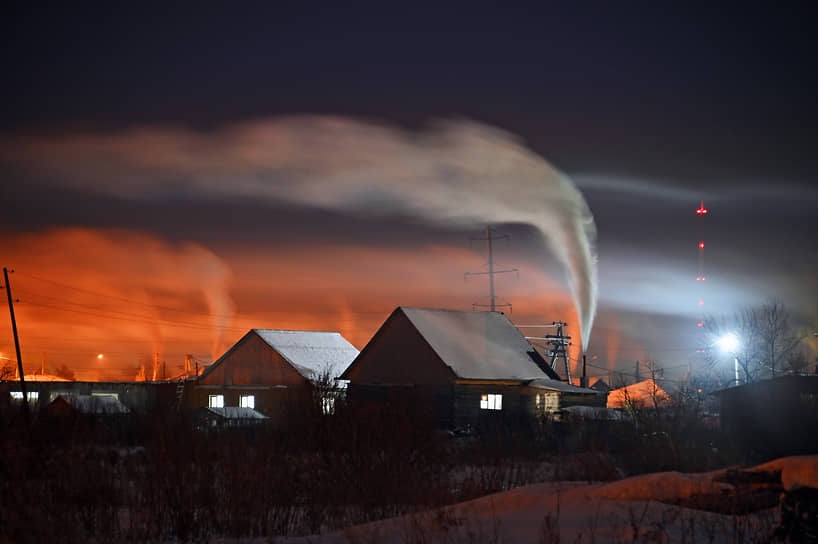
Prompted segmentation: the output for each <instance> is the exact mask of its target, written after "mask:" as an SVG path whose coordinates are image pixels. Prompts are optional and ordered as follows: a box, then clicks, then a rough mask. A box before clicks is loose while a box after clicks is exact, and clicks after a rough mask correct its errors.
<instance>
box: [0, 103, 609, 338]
mask: <svg viewBox="0 0 818 544" xmlns="http://www.w3.org/2000/svg"><path fill="white" fill-rule="evenodd" d="M2 149H3V151H0V157H2V162H3V163H4V165H5V168H10V169H13V170H16V171H17V172H18V173H24V172H25V171H27V172H28V174H34V175H37V176H38V177H39V176H45V177H46V179H49V180H52V181H56V182H58V183H63V184H69V185H71V186H74V187H77V188H80V189H86V190H87V189H90V190H94V191H101V192H110V193H112V194H115V195H117V196H119V197H123V196H125V197H129V198H155V197H157V196H161V195H163V194H165V193H167V192H172V193H174V194H179V193H180V192H182V193H183V194H184V193H185V192H196V193H207V194H210V195H213V196H219V195H243V196H252V197H254V198H259V199H274V200H277V201H281V200H282V199H283V200H290V201H294V202H299V203H306V204H309V205H312V206H320V207H326V208H330V209H337V210H344V211H349V212H353V213H360V214H389V213H393V212H396V211H397V212H401V213H406V212H409V213H411V214H414V215H415V216H417V217H420V218H423V219H424V220H425V221H429V222H433V223H439V224H444V225H459V226H462V225H477V224H480V225H484V224H486V223H502V222H515V223H518V222H522V223H528V224H530V225H533V226H534V227H536V228H537V229H539V231H540V232H541V233H542V236H543V238H544V240H545V242H546V243H547V245H548V247H549V248H550V250H551V251H552V252H553V254H554V255H555V256H556V257H557V258H558V259H559V261H560V262H561V263H562V265H563V266H564V269H565V271H566V280H567V284H568V287H569V289H570V291H571V295H572V297H573V301H574V304H575V306H576V310H577V313H578V315H579V321H580V326H581V328H582V330H581V336H582V344H583V347H587V344H588V337H589V335H590V331H591V327H592V324H593V319H594V313H595V311H596V295H597V277H596V275H597V271H596V255H595V238H596V228H595V226H594V221H593V216H592V215H591V212H590V210H589V208H588V205H587V203H586V202H585V199H584V198H583V196H582V194H581V193H580V192H579V190H578V189H577V188H576V186H575V185H574V184H573V183H572V182H571V181H570V180H569V179H568V178H567V177H566V176H565V175H563V174H562V173H560V172H559V171H557V170H556V169H555V168H554V167H553V166H551V165H550V164H549V163H548V162H547V161H546V160H545V159H543V158H542V157H540V156H539V155H537V154H536V153H534V152H533V151H531V150H530V149H528V148H527V147H525V145H523V144H522V143H521V142H520V141H519V140H518V139H517V138H515V137H513V136H512V135H510V134H509V133H507V132H505V131H502V130H499V129H497V128H493V127H490V126H487V125H484V124H479V123H475V122H469V121H445V122H436V123H433V124H431V125H430V126H429V127H427V128H426V129H424V130H419V131H410V130H404V129H400V128H396V127H392V126H386V125H376V124H370V123H364V122H360V121H357V120H351V119H347V118H339V117H314V116H298V117H285V118H279V119H269V120H263V121H256V122H245V123H241V124H236V125H231V126H227V127H224V128H222V129H219V130H215V131H206V132H200V131H194V130H188V129H184V128H178V127H167V126H160V127H147V128H140V129H132V130H127V131H122V132H117V133H105V134H99V133H94V134H74V135H67V136H66V135H62V136H59V137H51V138H33V139H26V140H24V141H23V140H21V139H20V138H15V139H13V140H12V139H6V141H4V142H3V145H2ZM169 180H170V181H169Z"/></svg>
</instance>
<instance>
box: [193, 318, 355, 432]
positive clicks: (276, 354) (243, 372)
mask: <svg viewBox="0 0 818 544" xmlns="http://www.w3.org/2000/svg"><path fill="white" fill-rule="evenodd" d="M357 355H358V350H357V349H356V348H355V347H354V346H353V345H352V344H350V343H349V342H348V341H347V340H346V339H345V338H344V337H343V336H341V335H340V334H339V333H337V332H316V331H288V330H271V329H252V330H251V331H249V332H248V333H247V334H245V335H244V336H243V337H242V338H241V339H240V340H239V341H238V342H236V344H235V345H234V346H233V347H231V348H230V349H229V350H228V351H227V352H226V353H225V354H224V355H222V356H221V357H220V358H219V359H218V360H217V361H216V362H214V363H213V364H212V365H210V366H209V367H208V368H207V370H205V371H204V372H203V373H202V374H201V375H200V376H198V377H196V378H192V379H189V380H187V381H185V382H181V384H180V387H183V388H184V390H183V392H182V399H181V406H182V407H183V409H184V411H185V412H195V411H196V410H198V409H200V408H227V407H239V408H250V409H253V410H256V411H257V412H259V413H261V414H263V415H264V416H265V417H267V418H269V421H270V423H271V424H273V425H275V426H278V427H285V426H287V423H288V422H289V421H290V420H291V419H292V418H294V417H298V416H299V415H303V414H305V413H306V412H308V411H309V410H311V409H312V408H313V407H315V406H316V405H317V406H319V407H320V408H323V409H324V411H326V412H329V411H331V410H332V409H333V400H334V395H337V394H338V389H337V388H336V387H335V378H337V377H338V376H340V375H341V373H342V372H344V370H346V368H347V366H349V364H350V363H351V362H352V360H353V359H355V357H356V356H357Z"/></svg>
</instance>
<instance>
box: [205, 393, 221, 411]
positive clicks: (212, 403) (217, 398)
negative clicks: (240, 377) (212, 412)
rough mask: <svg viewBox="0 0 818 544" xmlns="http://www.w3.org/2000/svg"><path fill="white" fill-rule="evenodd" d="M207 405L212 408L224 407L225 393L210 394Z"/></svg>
mask: <svg viewBox="0 0 818 544" xmlns="http://www.w3.org/2000/svg"><path fill="white" fill-rule="evenodd" d="M207 405H208V406H209V407H210V408H224V395H208V397H207Z"/></svg>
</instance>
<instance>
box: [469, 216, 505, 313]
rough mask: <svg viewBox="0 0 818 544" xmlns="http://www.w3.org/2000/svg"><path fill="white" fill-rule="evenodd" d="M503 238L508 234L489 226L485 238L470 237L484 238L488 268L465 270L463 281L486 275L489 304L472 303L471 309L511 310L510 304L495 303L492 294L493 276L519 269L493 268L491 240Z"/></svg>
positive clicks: (495, 300)
mask: <svg viewBox="0 0 818 544" xmlns="http://www.w3.org/2000/svg"><path fill="white" fill-rule="evenodd" d="M504 238H508V234H497V233H496V231H495V230H494V229H493V228H491V227H486V237H485V238H472V240H485V241H486V245H487V247H488V252H489V263H488V264H489V269H488V272H466V273H465V274H463V281H465V280H466V279H467V278H468V277H469V276H486V275H487V276H488V277H489V304H480V303H477V302H475V303H473V304H472V310H476V309H477V308H489V310H490V311H492V312H495V311H497V308H508V309H509V310H511V304H509V303H507V302H506V303H503V304H497V298H496V296H495V294H494V276H495V275H497V274H507V273H509V272H517V273H519V270H517V269H516V268H508V269H506V270H495V269H494V249H493V247H492V242H493V241H494V240H502V239H504Z"/></svg>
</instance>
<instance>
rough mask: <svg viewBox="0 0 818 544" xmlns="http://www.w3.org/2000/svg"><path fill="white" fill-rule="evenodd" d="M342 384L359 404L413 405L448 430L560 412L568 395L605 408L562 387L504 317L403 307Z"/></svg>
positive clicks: (586, 394) (584, 392)
mask: <svg viewBox="0 0 818 544" xmlns="http://www.w3.org/2000/svg"><path fill="white" fill-rule="evenodd" d="M341 378H342V379H345V380H349V381H350V384H349V397H350V400H351V401H352V402H367V401H368V402H384V403H395V402H401V403H403V402H406V401H407V399H408V400H409V401H411V403H412V405H413V409H416V410H418V411H424V412H427V413H429V414H430V415H431V416H432V417H433V420H434V421H435V422H436V423H437V424H438V425H440V426H443V427H462V426H465V425H474V424H476V423H479V422H480V421H481V420H486V419H491V418H497V417H499V416H502V415H503V414H528V415H535V414H537V413H540V414H547V413H551V412H556V411H558V410H559V409H560V408H561V406H562V404H563V402H564V400H565V399H567V398H568V396H573V397H572V402H573V401H574V400H576V399H582V401H584V402H588V403H591V404H595V403H599V402H600V401H599V399H600V395H599V394H597V392H596V391H593V390H590V389H585V388H580V387H575V386H573V385H570V384H567V383H565V382H561V381H559V377H558V375H557V374H556V373H555V372H554V371H553V370H552V369H551V368H550V366H548V364H547V363H546V362H545V361H544V360H543V358H542V357H541V356H540V355H539V354H538V353H537V352H536V351H535V350H534V348H533V346H531V344H530V343H529V342H528V341H527V340H526V339H525V337H524V336H523V335H522V334H521V333H520V332H519V331H518V330H517V329H516V327H514V325H513V324H512V323H511V321H509V320H508V318H507V317H506V316H505V315H504V314H503V313H501V312H474V311H460V310H441V309H425V308H407V307H398V308H397V309H395V311H393V312H392V314H391V315H390V316H389V317H388V318H387V320H386V321H385V322H384V324H383V325H382V326H381V327H380V329H379V330H378V332H377V333H376V334H375V336H374V337H373V338H372V339H371V340H370V342H369V343H368V344H367V345H366V346H365V347H364V349H363V350H362V351H361V353H360V355H358V357H357V358H356V359H355V361H353V363H352V364H351V365H350V366H349V368H348V369H347V370H346V371H345V372H344V373H343V374H342V375H341ZM602 398H603V400H602V403H603V404H604V395H603V396H602Z"/></svg>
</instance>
